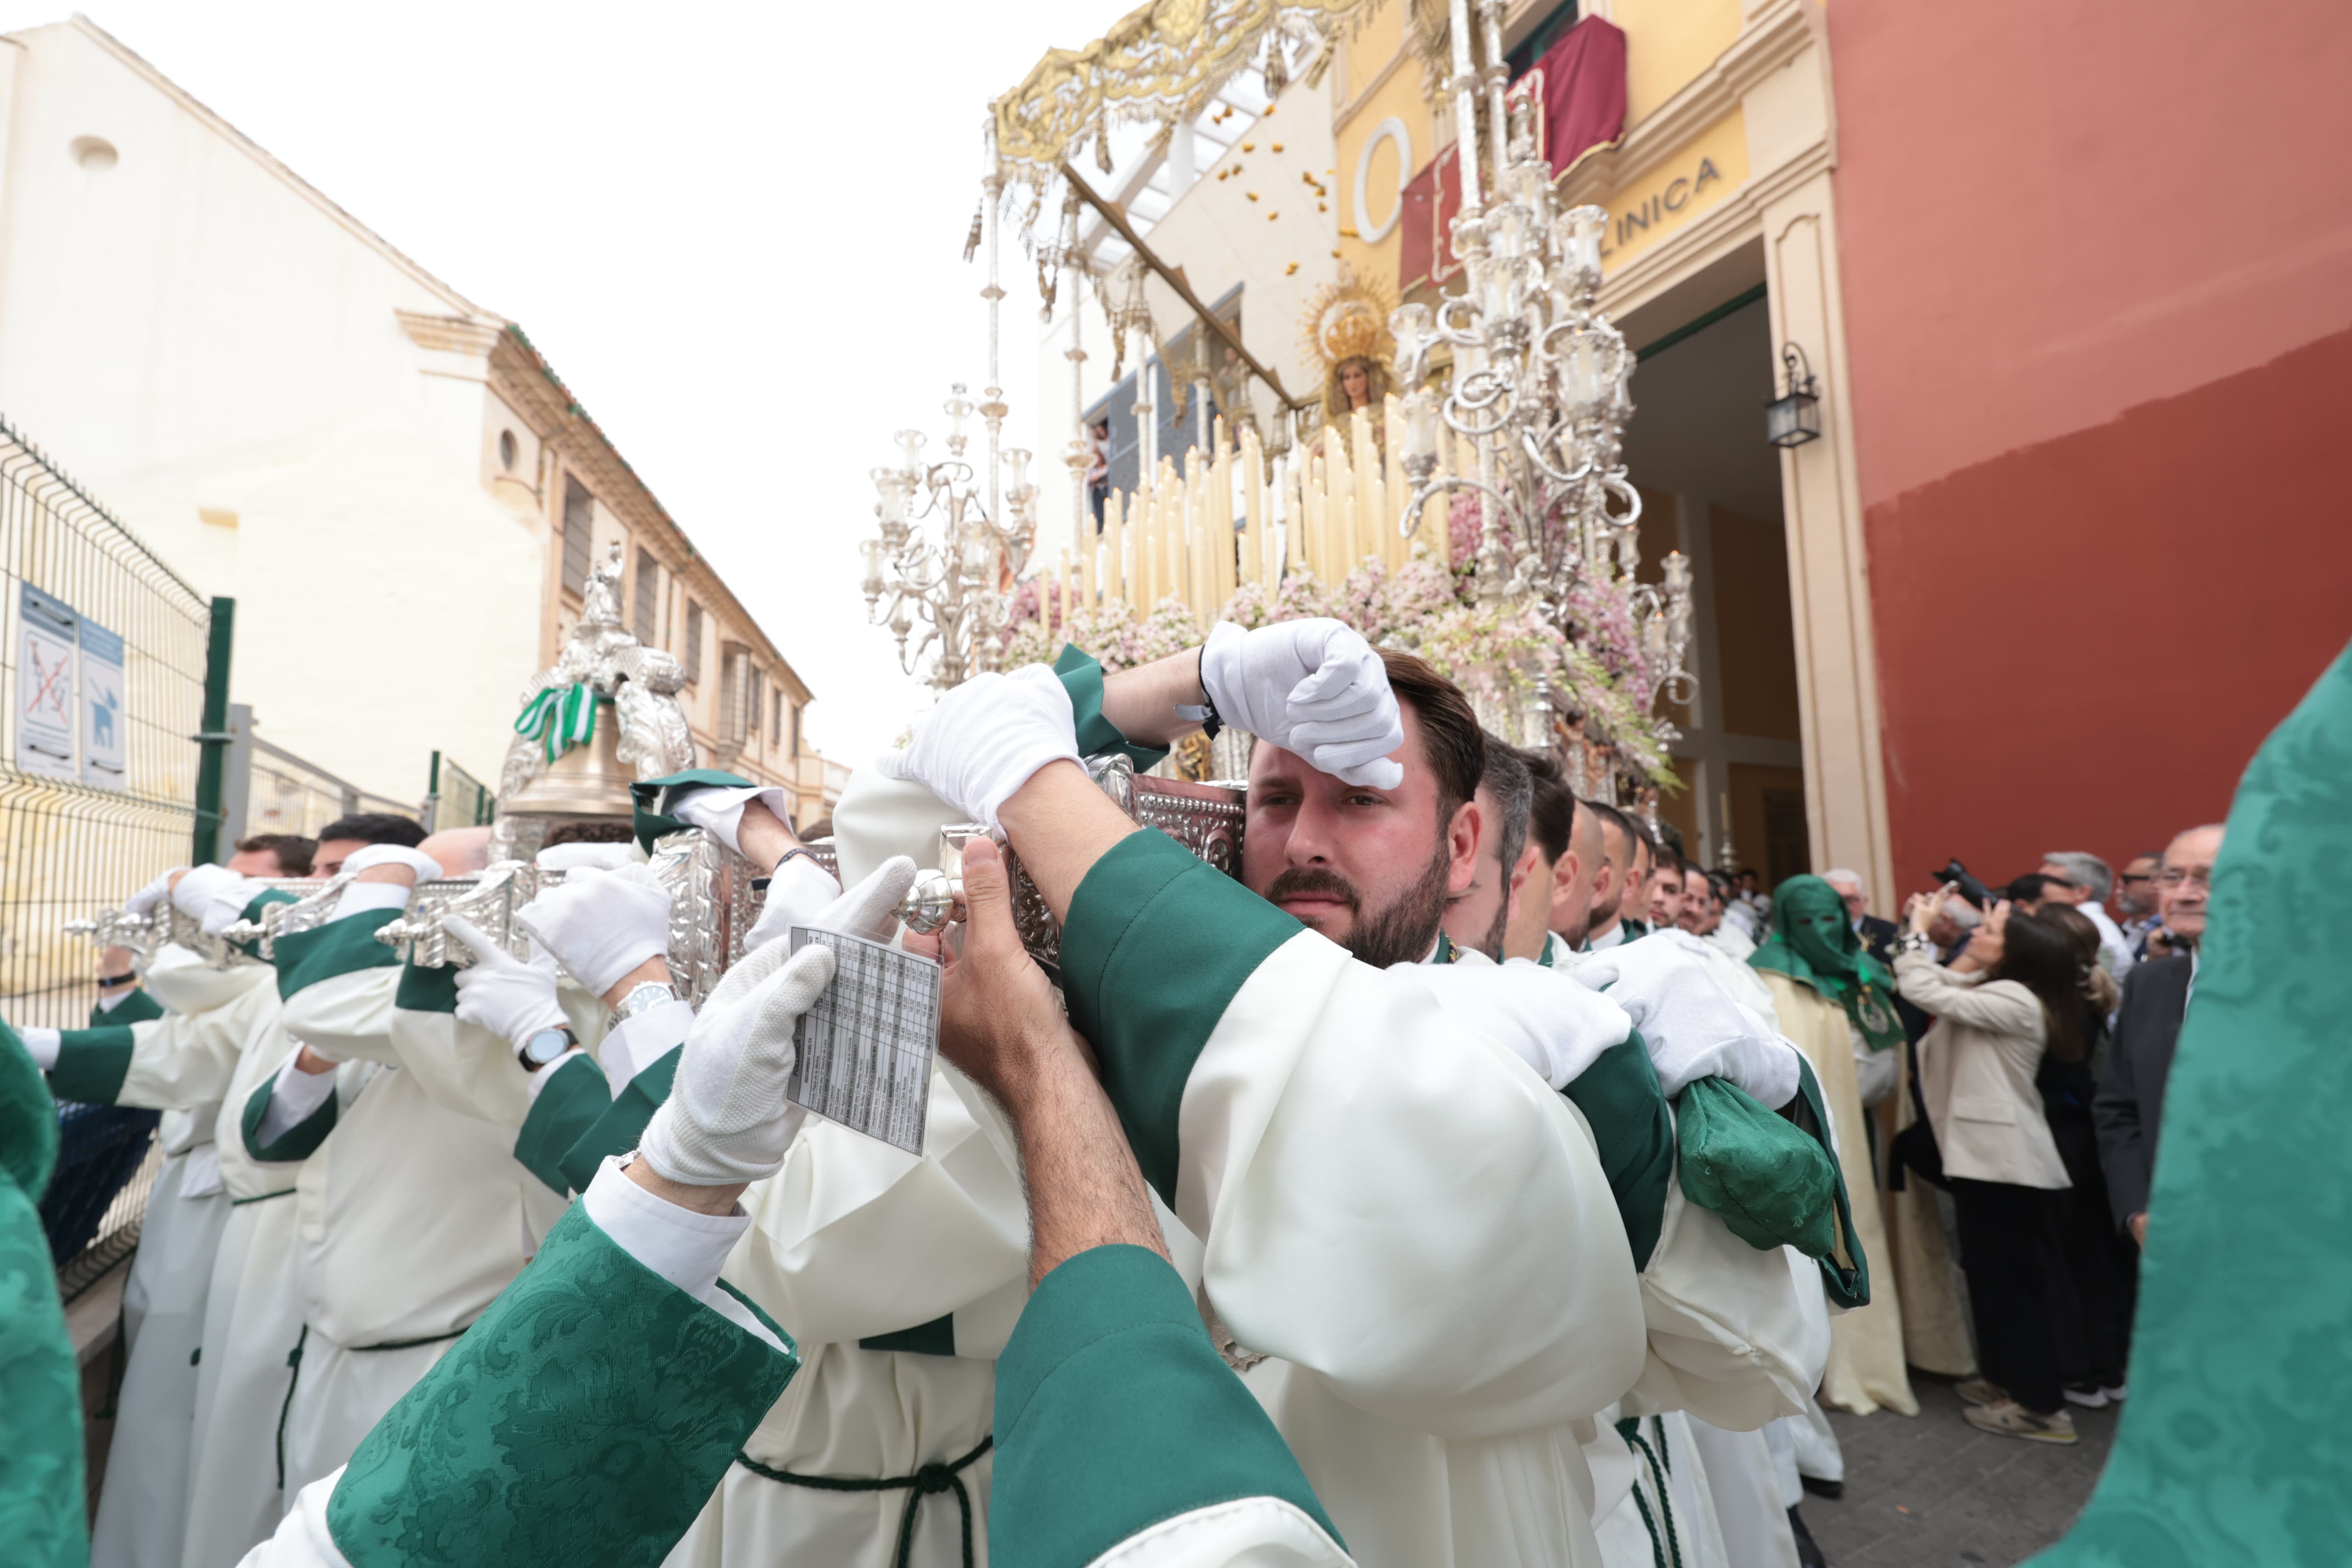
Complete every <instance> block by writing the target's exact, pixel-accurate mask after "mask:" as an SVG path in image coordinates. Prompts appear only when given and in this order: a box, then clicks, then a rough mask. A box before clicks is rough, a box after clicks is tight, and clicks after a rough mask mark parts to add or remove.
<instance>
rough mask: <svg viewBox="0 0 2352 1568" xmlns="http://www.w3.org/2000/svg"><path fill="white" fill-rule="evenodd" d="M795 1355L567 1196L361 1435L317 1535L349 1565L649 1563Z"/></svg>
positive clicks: (615, 1567)
mask: <svg viewBox="0 0 2352 1568" xmlns="http://www.w3.org/2000/svg"><path fill="white" fill-rule="evenodd" d="M779 1337H782V1336H779ZM785 1344H786V1345H787V1347H789V1346H790V1345H791V1341H790V1340H788V1339H787V1340H785ZM799 1365H800V1358H799V1356H798V1354H797V1353H796V1352H794V1351H793V1350H792V1349H790V1348H787V1349H785V1350H782V1351H779V1350H777V1349H776V1348H775V1347H774V1346H772V1345H770V1344H768V1343H766V1342H764V1341H762V1340H761V1339H759V1338H758V1337H757V1336H755V1335H753V1334H751V1333H748V1332H746V1331H744V1330H742V1329H741V1328H739V1327H738V1326H737V1325H736V1324H735V1323H733V1322H731V1321H729V1320H728V1319H726V1318H724V1317H722V1316H720V1315H719V1313H718V1312H716V1311H713V1310H711V1309H710V1308H709V1307H707V1306H705V1305H703V1304H702V1303H701V1302H699V1301H698V1300H695V1299H694V1298H692V1297H691V1296H688V1295H687V1294H686V1293H685V1292H684V1291H682V1290H679V1289H677V1287H675V1286H673V1285H671V1284H670V1283H669V1282H668V1281H667V1280H665V1279H662V1278H661V1277H660V1276H658V1275H656V1274H655V1273H654V1272H653V1271H652V1270H650V1269H648V1268H646V1267H645V1265H643V1264H641V1263H639V1262H638V1261H637V1260H636V1259H635V1258H632V1257H630V1256H629V1254H628V1253H627V1252H625V1251H624V1250H623V1249H622V1248H621V1247H619V1246H617V1245H615V1244H614V1242H613V1241H612V1240H611V1239H610V1238H609V1237H606V1236H605V1235H604V1232H602V1231H600V1230H598V1229H597V1228H596V1226H595V1225H594V1223H593V1221H591V1220H590V1219H589V1218H588V1214H587V1210H586V1207H585V1205H580V1204H574V1205H572V1208H571V1209H570V1211H569V1212H567V1213H566V1214H565V1215H564V1216H563V1218H562V1220H560V1221H559V1222H557V1224H556V1226H555V1228H554V1229H553V1230H551V1231H550V1232H549V1233H548V1237H547V1240H546V1242H545V1243H544V1244H542V1245H541V1247H540V1249H539V1255H538V1257H536V1258H533V1259H532V1260H531V1263H530V1268H526V1269H524V1270H523V1272H522V1274H521V1275H520V1277H519V1278H518V1279H516V1280H515V1282H514V1283H513V1284H512V1285H509V1287H507V1289H506V1290H505V1292H504V1293H503V1294H501V1295H500V1296H499V1299H498V1300H496V1301H494V1302H492V1303H491V1304H490V1309H489V1310H488V1311H487V1312H485V1313H483V1314H482V1316H481V1318H480V1319H479V1320H478V1321H476V1322H475V1324H474V1326H473V1327H472V1328H470V1329H468V1330H467V1331H466V1334H465V1337H464V1338H462V1339H460V1340H459V1341H458V1342H457V1347H456V1348H455V1349H453V1350H452V1351H450V1352H449V1353H448V1354H447V1355H446V1356H445V1357H444V1358H442V1360H441V1362H440V1363H439V1364H438V1365H436V1366H435V1367H434V1369H433V1370H432V1371H431V1372H430V1373H426V1374H425V1378H424V1380H423V1381H422V1382H420V1383H418V1384H416V1386H415V1387H414V1388H412V1389H410V1390H409V1392H408V1393H407V1394H406V1395H405V1396H404V1397H403V1398H402V1399H401V1401H400V1403H399V1404H397V1405H394V1406H393V1408H392V1411H391V1413H390V1414H388V1415H385V1416H384V1418H383V1420H382V1421H380V1422H378V1423H377V1424H376V1426H375V1429H374V1430H373V1431H372V1432H370V1433H369V1434H368V1436H367V1437H366V1439H365V1440H364V1441H362V1443H361V1444H360V1447H359V1451H358V1452H357V1453H355V1454H354V1455H352V1462H351V1465H350V1467H349V1468H347V1469H346V1470H345V1471H344V1472H343V1479H341V1481H340V1482H338V1483H337V1485H336V1487H335V1492H334V1496H333V1498H332V1499H331V1500H330V1501H329V1503H328V1505H327V1522H328V1530H329V1532H330V1533H331V1535H332V1536H333V1538H334V1542H335V1545H336V1547H337V1548H338V1549H339V1550H341V1552H342V1553H343V1555H344V1556H345V1557H346V1558H348V1559H349V1560H350V1562H351V1563H352V1568H436V1565H440V1564H448V1565H450V1568H457V1565H458V1564H474V1563H499V1564H502V1565H503V1568H576V1565H577V1564H580V1563H597V1564H609V1565H610V1568H655V1565H656V1564H657V1563H660V1562H661V1561H662V1559H663V1558H664V1557H665V1556H666V1555H667V1553H668V1552H669V1549H670V1547H671V1546H672V1545H674V1544H675V1543H676V1542H677V1539H678V1538H679V1537H680V1536H682V1535H684V1534H685V1533H686V1529H687V1526H688V1525H689V1524H691V1523H693V1522H694V1517H695V1515H696V1514H697V1513H698V1512H700V1511H701V1509H702V1505H703V1504H704V1503H705V1502H706V1501H707V1500H709V1497H710V1494H711V1492H712V1491H713V1490H715V1489H717V1487H718V1485H719V1480H720V1479H721V1478H722V1477H723V1476H724V1475H725V1474H726V1471H727V1467H728V1466H729V1465H730V1463H732V1462H733V1460H734V1458H735V1455H736V1454H737V1452H738V1451H740V1449H741V1447H742V1446H743V1444H744V1442H745V1440H746V1439H748V1438H749V1437H750V1436H751V1433H752V1430H753V1429H754V1428H755V1427H757V1426H759V1424H760V1421H761V1417H763V1416H764V1415H767V1413H768V1410H769V1407H770V1406H772V1405H774V1404H775V1402H776V1400H777V1398H778V1396H780V1395H781V1394H782V1393H783V1391H784V1385H785V1384H788V1383H789V1382H791V1381H792V1376H793V1372H794V1371H795V1370H797V1369H798V1367H799Z"/></svg>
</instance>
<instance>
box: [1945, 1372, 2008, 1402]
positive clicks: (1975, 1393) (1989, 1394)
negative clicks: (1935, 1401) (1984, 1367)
mask: <svg viewBox="0 0 2352 1568" xmlns="http://www.w3.org/2000/svg"><path fill="white" fill-rule="evenodd" d="M1952 1392H1953V1393H1954V1394H1958V1395H1959V1396H1960V1398H1961V1399H1962V1400H1964V1401H1966V1402H1967V1403H1968V1404H1970V1405H2001V1404H2006V1403H2007V1402H2008V1399H2009V1390H2007V1389H2006V1388H2003V1387H2002V1386H2001V1385H2000V1384H1997V1383H1987V1382H1986V1381H1985V1380H1984V1379H1983V1378H1981V1377H1972V1378H1969V1379H1968V1380H1967V1381H1966V1382H1964V1383H1958V1384H1954V1385H1953V1387H1952Z"/></svg>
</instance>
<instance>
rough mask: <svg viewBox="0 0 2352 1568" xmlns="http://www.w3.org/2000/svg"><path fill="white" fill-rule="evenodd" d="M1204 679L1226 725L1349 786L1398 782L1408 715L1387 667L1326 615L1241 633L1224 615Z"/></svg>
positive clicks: (1206, 652)
mask: <svg viewBox="0 0 2352 1568" xmlns="http://www.w3.org/2000/svg"><path fill="white" fill-rule="evenodd" d="M1201 685H1202V688H1203V689H1205V690H1206V691H1207V692H1208V694H1209V700H1210V701H1211V702H1213V703H1214V704H1215V705H1216V709H1217V713H1218V716H1219V717H1220V718H1222V719H1223V721H1225V722H1226V723H1228V724H1231V725H1233V726H1234V728H1235V729H1238V730H1246V731H1249V732H1250V733H1251V734H1253V735H1255V736H1257V737H1258V738H1259V739H1260V740H1262V741H1266V742H1271V743H1272V744H1274V745H1277V746H1280V747H1281V748H1282V749H1283V750H1284V751H1286V752H1297V754H1298V755H1299V756H1301V757H1303V758H1305V759H1306V760H1307V762H1308V763H1311V764H1312V765H1313V766H1314V767H1315V768H1317V769H1318V771H1320V772H1323V773H1332V774H1335V775H1337V776H1338V777H1339V778H1342V779H1345V780H1346V781H1347V782H1348V783H1349V784H1368V785H1370V787H1372V788H1374V789H1394V788H1396V786H1397V785H1399V784H1402V783H1403V782H1404V768H1403V766H1402V764H1401V763H1397V762H1394V761H1392V760H1391V758H1390V756H1389V753H1390V752H1393V751H1395V750H1396V749H1397V748H1398V747H1399V746H1402V745H1403V744H1404V718H1403V715H1402V713H1401V712H1400V711H1399V710H1398V708H1397V700H1396V694H1395V693H1394V692H1392V691H1391V690H1390V689H1389V677H1388V671H1387V669H1386V668H1384V667H1383V666H1382V665H1381V656H1380V655H1379V654H1378V653H1376V652H1374V651H1373V649H1372V646H1371V644H1370V643H1368V642H1366V641H1365V640H1364V639H1363V637H1362V636H1361V635H1360V634H1359V633H1358V632H1357V631H1355V630H1354V629H1353V628H1352V627H1349V626H1344V625H1342V624H1341V623H1339V622H1338V621H1335V620H1329V619H1323V618H1316V619H1309V620H1302V621H1276V622H1275V623H1274V624H1273V625H1272V626H1260V627H1258V628H1257V629H1256V630H1255V631H1249V632H1245V631H1244V630H1242V628H1241V627H1239V626H1235V625H1234V624H1233V623H1232V622H1231V621H1220V622H1218V623H1217V625H1216V626H1214V627H1213V628H1212V629H1211V630H1210V632H1209V641H1208V645H1207V646H1206V647H1203V648H1202V650H1201Z"/></svg>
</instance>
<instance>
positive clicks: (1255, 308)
mask: <svg viewBox="0 0 2352 1568" xmlns="http://www.w3.org/2000/svg"><path fill="white" fill-rule="evenodd" d="M1331 83H1332V78H1331V77H1330V76H1328V75H1327V76H1326V77H1325V78H1324V79H1323V80H1322V81H1321V82H1320V83H1318V84H1316V85H1314V86H1311V87H1310V86H1308V85H1307V83H1305V82H1303V81H1302V82H1294V83H1293V84H1291V86H1290V87H1289V89H1287V90H1286V91H1285V92H1284V93H1283V95H1282V97H1281V99H1280V100H1279V101H1278V102H1277V104H1276V109H1275V111H1274V112H1273V113H1272V114H1270V115H1267V116H1265V117H1263V118H1261V119H1260V120H1259V121H1257V123H1256V124H1255V125H1253V126H1252V127H1251V128H1250V130H1249V132H1247V133H1246V134H1245V135H1244V137H1243V138H1242V139H1241V141H1240V142H1236V143H1235V144H1234V146H1233V147H1232V148H1231V149H1230V150H1229V151H1228V152H1227V153H1226V154H1225V155H1224V157H1223V158H1222V159H1221V160H1219V161H1218V162H1216V163H1211V164H1209V165H1208V166H1207V167H1206V168H1204V169H1202V172H1201V177H1200V178H1199V179H1198V180H1197V181H1196V182H1194V184H1193V185H1192V188H1191V189H1190V190H1188V191H1186V192H1185V193H1184V194H1183V195H1181V197H1179V198H1178V199H1177V201H1176V203H1175V205H1173V206H1171V207H1170V208H1169V210H1168V212H1167V214H1166V216H1163V217H1161V218H1160V221H1159V223H1157V224H1156V225H1154V226H1153V227H1152V229H1151V232H1150V234H1148V235H1146V236H1145V237H1144V243H1145V244H1147V245H1149V246H1150V247H1151V248H1152V250H1153V251H1154V252H1155V253H1156V254H1158V255H1159V257H1160V259H1162V260H1163V261H1166V262H1167V263H1168V264H1169V265H1170V266H1171V267H1181V268H1183V269H1184V277H1185V280H1186V281H1187V282H1189V283H1190V284H1191V285H1192V292H1193V294H1194V295H1195V296H1196V297H1197V298H1198V299H1199V300H1201V302H1202V304H1204V305H1211V306H1213V305H1215V304H1216V302H1217V301H1218V300H1222V299H1223V298H1224V297H1225V295H1226V294H1228V293H1230V292H1231V291H1232V290H1233V289H1234V288H1235V287H1236V286H1239V287H1240V289H1241V290H1242V300H1241V305H1242V341H1243V342H1244V343H1247V344H1248V345H1249V350H1250V353H1253V354H1255V355H1256V356H1257V359H1258V363H1261V364H1263V365H1265V367H1266V368H1267V369H1269V370H1271V371H1273V372H1274V373H1275V374H1276V375H1279V376H1280V377H1281V378H1282V384H1283V385H1284V386H1285V387H1286V388H1288V389H1289V392H1290V395H1292V396H1293V397H1296V398H1298V399H1300V400H1301V401H1304V402H1314V401H1316V400H1317V399H1318V397H1319V396H1320V395H1321V370H1320V366H1319V364H1318V362H1317V361H1316V360H1315V358H1314V357H1313V355H1312V354H1310V353H1307V352H1306V351H1305V350H1303V349H1302V348H1301V346H1300V343H1299V334H1298V322H1299V317H1300V315H1301V313H1302V312H1303V311H1304V310H1306V308H1307V300H1308V299H1309V298H1310V297H1311V296H1312V295H1313V294H1314V292H1315V291H1316V290H1317V289H1320V288H1322V287H1323V286H1324V285H1325V284H1327V283H1329V282H1331V281H1332V280H1333V279H1335V278H1337V277H1338V276H1339V262H1338V261H1337V260H1336V259H1334V258H1333V257H1332V255H1331V252H1332V249H1333V247H1335V246H1336V245H1337V244H1338V243H1339V206H1340V204H1339V200H1338V194H1339V176H1338V175H1336V174H1331V173H1329V172H1328V171H1330V170H1331V169H1333V168H1334V167H1335V166H1336V153H1335V150H1334V146H1333V141H1332V134H1331ZM1277 142H1278V143H1280V144H1281V147H1282V151H1281V152H1279V153H1277V152H1276V151H1275V150H1274V148H1275V145H1276V143H1277ZM1244 146H1247V147H1249V148H1250V150H1249V151H1246V152H1245V151H1244ZM1227 167H1232V168H1234V169H1236V170H1237V171H1238V172H1237V173H1235V174H1233V175H1231V176H1230V177H1228V178H1226V179H1222V180H1221V179H1219V178H1217V174H1218V171H1219V170H1221V169H1224V168H1227ZM1302 174H1313V175H1314V176H1315V177H1316V178H1317V179H1318V180H1320V181H1322V182H1323V184H1324V186H1325V187H1326V188H1327V189H1328V190H1330V191H1331V192H1332V198H1331V199H1330V200H1329V201H1328V204H1327V205H1328V209H1329V210H1328V211H1326V212H1319V213H1318V212H1317V211H1316V210H1315V207H1316V201H1317V197H1316V195H1315V192H1314V190H1313V189H1312V188H1311V187H1310V186H1308V185H1307V183H1306V182H1305V181H1304V180H1303V179H1301V178H1300V176H1301V175H1302ZM1349 177H1350V178H1352V177H1353V176H1352V173H1351V174H1350V176H1349ZM1252 192H1255V193H1256V195H1257V198H1258V199H1257V200H1255V201H1252V200H1250V194H1251V193H1252ZM1275 215H1278V216H1275ZM1293 263H1296V264H1297V271H1296V272H1293V271H1291V270H1290V268H1291V266H1292V264H1293ZM1148 289H1149V294H1148V298H1149V299H1150V303H1151V314H1152V319H1153V320H1154V321H1157V322H1158V323H1159V325H1160V331H1161V333H1162V334H1163V335H1164V336H1166V337H1173V336H1175V334H1176V333H1178V332H1180V331H1183V329H1184V328H1185V327H1186V326H1187V325H1188V324H1189V323H1190V322H1191V321H1192V310H1191V308H1190V307H1188V306H1186V305H1185V304H1184V303H1183V301H1182V300H1180V299H1179V298H1178V297H1177V294H1176V291H1175V290H1174V289H1171V288H1170V287H1168V286H1167V285H1166V284H1164V283H1162V282H1161V281H1160V279H1158V278H1153V279H1151V280H1150V283H1149V285H1148ZM1086 294H1087V299H1086V306H1085V310H1086V317H1085V320H1084V321H1083V322H1082V323H1081V325H1080V329H1079V330H1080V331H1081V332H1082V334H1083V340H1082V341H1083V344H1084V347H1085V348H1086V351H1087V361H1086V373H1087V374H1086V394H1085V401H1086V405H1087V406H1089V407H1090V406H1092V405H1093V404H1094V403H1095V401H1096V400H1097V399H1098V398H1100V397H1101V396H1102V395H1104V394H1105V393H1107V392H1108V391H1109V390H1110V389H1111V387H1112V386H1113V385H1114V383H1113V381H1112V380H1111V374H1110V371H1111V342H1110V331H1109V328H1108V326H1107V325H1106V324H1105V322H1104V319H1103V310H1102V303H1101V301H1100V300H1099V299H1097V297H1096V295H1095V292H1094V289H1093V287H1092V286H1091V285H1089V286H1088V288H1087V290H1086ZM1064 300H1065V302H1064V304H1063V305H1062V307H1061V308H1060V309H1058V310H1056V311H1055V319H1054V321H1053V322H1052V323H1051V324H1050V325H1049V326H1047V327H1046V328H1045V331H1043V332H1042V333H1041V334H1040V342H1039V345H1038V355H1037V385H1038V390H1039V401H1040V403H1041V404H1042V405H1043V407H1042V409H1041V410H1040V413H1039V416H1038V421H1037V434H1036V437H1035V446H1036V449H1037V451H1038V452H1039V453H1040V454H1042V455H1043V456H1044V457H1045V458H1047V459H1049V461H1047V462H1046V463H1045V465H1043V466H1044V467H1045V469H1046V476H1045V478H1044V479H1041V480H1040V481H1039V482H1040V484H1041V485H1043V486H1044V493H1043V495H1042V496H1041V497H1040V498H1039V499H1040V501H1041V503H1042V504H1041V507H1040V512H1039V519H1040V521H1039V527H1038V536H1039V539H1040V540H1041V542H1044V544H1045V547H1044V549H1043V550H1042V551H1041V556H1040V558H1041V559H1043V560H1058V554H1057V552H1058V551H1059V550H1060V548H1061V547H1062V545H1064V544H1065V543H1066V542H1069V540H1070V539H1071V537H1072V534H1071V530H1070V507H1071V499H1072V491H1071V487H1070V485H1069V482H1068V473H1069V470H1068V469H1067V468H1065V467H1063V465H1062V462H1061V458H1062V455H1063V453H1065V452H1066V450H1067V449H1068V445H1069V440H1070V437H1071V435H1072V433H1073V432H1072V429H1071V420H1070V363H1069V361H1068V360H1067V359H1066V358H1065V357H1064V355H1065V354H1066V352H1067V351H1068V349H1069V346H1070V319H1069V318H1070V312H1069V308H1068V305H1067V303H1066V300H1067V289H1065V295H1064ZM1149 352H1150V345H1149V344H1146V343H1142V342H1129V369H1130V370H1131V369H1133V368H1134V366H1135V364H1136V363H1138V362H1139V358H1140V357H1141V356H1143V355H1145V354H1148V353H1149ZM1250 397H1251V402H1252V405H1253V406H1254V407H1255V409H1256V410H1257V415H1258V422H1259V426H1260V427H1261V428H1264V427H1265V426H1266V424H1267V421H1268V420H1269V418H1270V417H1271V416H1272V415H1273V413H1274V411H1275V409H1276V407H1277V406H1278V405H1277V404H1276V401H1275V399H1274V397H1273V395H1272V394H1271V393H1268V392H1267V391H1265V388H1264V387H1263V386H1253V387H1252V388H1251V389H1250Z"/></svg>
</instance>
